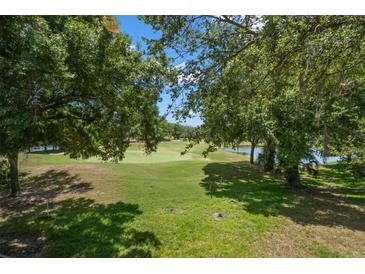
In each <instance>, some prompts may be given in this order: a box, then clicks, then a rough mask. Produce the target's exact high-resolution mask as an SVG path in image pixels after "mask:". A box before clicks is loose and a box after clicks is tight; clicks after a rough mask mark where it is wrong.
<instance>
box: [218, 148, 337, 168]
mask: <svg viewBox="0 0 365 274" xmlns="http://www.w3.org/2000/svg"><path fill="white" fill-rule="evenodd" d="M224 150H225V151H228V152H236V153H242V154H247V155H250V153H251V147H250V146H241V147H239V148H237V149H232V148H225V149H224ZM262 150H263V148H262V147H256V148H255V153H254V159H255V160H257V158H258V156H259V154H260V153H262ZM314 150H315V151H316V153H315V154H314V156H315V157H316V159H317V161H318V162H319V163H320V164H323V163H324V159H323V158H322V156H321V155H320V154H319V151H318V150H316V149H314ZM340 159H341V157H340V156H328V157H326V159H325V162H326V163H333V162H337V161H338V160H340Z"/></svg>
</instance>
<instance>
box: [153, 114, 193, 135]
mask: <svg viewBox="0 0 365 274" xmlns="http://www.w3.org/2000/svg"><path fill="white" fill-rule="evenodd" d="M194 133H195V128H194V127H191V126H187V125H182V124H179V123H170V122H168V121H167V120H166V119H165V118H161V121H160V136H161V140H164V141H169V140H191V139H193V138H194Z"/></svg>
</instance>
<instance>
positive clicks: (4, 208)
mask: <svg viewBox="0 0 365 274" xmlns="http://www.w3.org/2000/svg"><path fill="white" fill-rule="evenodd" d="M108 174H110V170H109V168H106V167H105V166H103V165H93V164H92V165H89V164H83V165H47V166H41V167H38V168H37V169H34V170H33V172H32V173H30V172H29V171H26V172H24V173H23V174H22V176H21V179H20V181H21V189H22V191H21V193H20V194H19V196H18V197H15V198H13V197H8V193H1V194H0V198H1V200H0V217H1V218H7V217H10V216H15V215H21V214H24V213H29V212H31V211H33V210H34V209H35V208H38V209H42V210H43V211H46V210H48V209H49V207H51V204H52V202H53V201H56V200H62V199H63V198H65V197H69V196H70V195H81V194H83V193H86V192H89V191H91V190H93V189H94V186H93V185H92V182H93V181H95V180H98V179H100V178H106V177H107V176H108Z"/></svg>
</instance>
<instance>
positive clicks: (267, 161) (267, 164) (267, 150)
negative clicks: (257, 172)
mask: <svg viewBox="0 0 365 274" xmlns="http://www.w3.org/2000/svg"><path fill="white" fill-rule="evenodd" d="M275 153H276V148H275V144H274V142H273V141H272V140H270V139H269V140H267V141H266V143H265V146H264V170H265V171H266V172H269V171H273V170H274V166H275Z"/></svg>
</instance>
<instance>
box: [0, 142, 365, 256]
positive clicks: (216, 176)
mask: <svg viewBox="0 0 365 274" xmlns="http://www.w3.org/2000/svg"><path fill="white" fill-rule="evenodd" d="M184 145H185V144H184V143H183V142H166V143H162V144H161V145H160V146H159V151H158V152H157V153H154V154H152V155H150V156H146V155H144V154H143V153H142V152H141V150H140V147H139V146H138V145H133V146H132V147H131V148H130V149H129V150H128V152H127V154H126V158H125V160H124V161H123V162H122V163H118V164H116V163H103V162H100V161H99V160H98V159H96V158H91V159H87V160H73V159H70V158H68V157H67V156H64V155H60V154H26V155H22V157H21V159H20V170H21V172H22V176H21V180H22V187H23V192H22V194H21V196H19V197H18V198H16V199H10V198H8V197H6V195H5V192H3V194H2V196H1V197H0V210H1V211H0V214H1V215H0V253H2V254H6V255H8V256H14V257H34V256H36V257H365V181H362V180H358V179H355V178H353V177H352V176H351V174H348V173H343V172H341V171H339V170H338V168H337V167H336V166H335V165H327V166H324V167H322V168H321V171H320V174H319V175H318V176H317V177H310V176H306V175H305V174H303V176H304V183H305V184H306V185H308V186H310V187H309V188H308V189H304V190H298V191H293V190H290V189H287V188H286V187H285V186H284V185H283V179H282V178H281V177H279V176H273V175H269V174H264V173H262V172H261V171H260V170H258V168H257V167H256V166H250V164H249V163H248V162H247V160H248V159H247V157H246V156H244V155H238V154H234V153H228V152H224V151H222V150H219V151H217V152H214V153H212V154H210V155H209V157H208V158H206V159H204V158H202V157H201V154H200V153H201V151H202V150H203V149H204V147H205V146H204V145H199V146H197V147H195V148H193V150H192V151H191V152H190V153H188V154H187V155H184V156H180V151H182V150H183V147H184ZM215 213H220V214H221V216H216V215H215Z"/></svg>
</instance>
